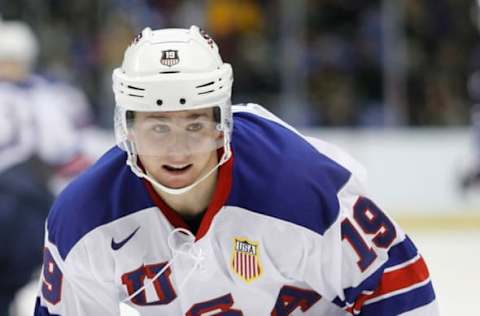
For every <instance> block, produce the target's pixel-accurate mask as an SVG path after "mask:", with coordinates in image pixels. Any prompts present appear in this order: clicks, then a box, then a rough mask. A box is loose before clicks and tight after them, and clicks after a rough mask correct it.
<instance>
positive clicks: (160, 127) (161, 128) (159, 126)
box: [152, 124, 170, 134]
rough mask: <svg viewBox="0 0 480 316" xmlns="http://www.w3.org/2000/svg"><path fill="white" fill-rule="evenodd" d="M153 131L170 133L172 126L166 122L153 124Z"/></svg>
mask: <svg viewBox="0 0 480 316" xmlns="http://www.w3.org/2000/svg"><path fill="white" fill-rule="evenodd" d="M152 131H154V132H155V133H161V134H163V133H168V132H169V131H170V127H169V126H168V125H165V124H155V125H153V126H152Z"/></svg>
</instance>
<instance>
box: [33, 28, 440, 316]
mask: <svg viewBox="0 0 480 316" xmlns="http://www.w3.org/2000/svg"><path fill="white" fill-rule="evenodd" d="M232 82H233V77H232V70H231V67H230V65H229V64H226V63H223V62H222V60H221V58H220V56H219V54H218V48H217V46H216V45H215V43H214V42H213V41H212V39H211V38H210V37H209V36H208V35H206V34H205V33H204V32H202V31H200V30H199V29H198V28H197V27H195V26H193V27H191V28H190V29H165V30H157V31H151V30H150V29H148V28H147V29H145V30H144V31H143V32H142V33H141V34H140V35H139V36H137V37H136V38H135V40H134V41H133V43H132V44H131V45H130V46H129V48H128V49H127V51H126V53H125V57H124V61H123V64H122V66H121V68H118V69H116V70H115V71H114V73H113V90H114V93H115V99H116V104H117V107H116V110H117V111H116V125H115V129H116V138H117V141H118V147H115V148H112V149H111V150H110V151H109V152H107V153H106V154H105V155H104V156H103V157H102V158H101V159H100V160H99V161H98V162H97V163H96V164H95V165H94V166H93V167H92V168H91V169H89V170H88V171H87V172H86V173H84V174H83V175H81V176H80V177H79V178H77V179H76V180H75V181H74V182H73V183H72V184H71V185H70V186H69V187H68V188H67V189H66V190H65V191H64V192H63V193H62V194H61V195H60V197H59V198H58V200H57V201H56V203H55V204H54V206H53V208H52V210H51V212H50V215H49V217H48V220H47V224H46V228H47V233H46V239H45V254H44V268H43V273H42V276H41V280H40V289H39V294H38V298H37V303H36V309H35V315H36V316H40V315H42V316H45V315H66V316H75V315H92V316H93V315H95V316H96V315H98V316H100V315H102V316H109V315H112V316H113V315H119V307H118V306H119V303H120V302H126V303H128V304H129V305H131V306H132V307H133V308H135V309H136V310H137V311H138V312H139V314H141V315H152V316H153V315H348V314H356V315H357V314H360V315H399V314H405V315H437V308H436V301H435V294H434V291H433V288H432V284H431V282H430V278H429V273H428V270H427V267H426V265H425V262H424V260H423V258H422V257H421V256H420V255H419V253H418V252H417V250H416V248H415V246H414V245H413V243H412V241H411V240H410V239H409V238H408V237H407V236H406V235H405V234H404V232H403V231H402V230H401V229H400V228H399V227H398V226H397V225H396V224H395V223H394V222H392V220H391V219H390V218H389V217H388V216H386V215H385V214H384V213H383V212H382V210H381V209H380V208H379V207H378V206H377V205H376V204H375V203H374V202H373V201H372V200H370V199H369V198H368V196H366V191H365V189H364V186H363V183H364V177H365V175H364V172H363V170H362V168H361V167H359V166H358V165H357V163H355V162H354V161H353V160H352V159H350V158H349V157H348V156H346V155H345V154H344V153H343V152H342V151H340V150H338V149H336V148H334V147H332V146H331V145H329V144H327V143H325V142H323V141H320V140H318V139H311V138H308V137H305V136H302V135H300V134H299V133H298V132H297V131H296V130H294V129H293V128H292V127H290V126H289V125H287V124H286V123H285V122H283V121H281V120H279V119H278V118H276V117H275V116H274V115H272V114H270V113H269V112H267V111H266V110H265V109H263V108H262V107H260V106H258V105H254V104H248V105H240V106H233V107H231V106H230V94H231V87H232ZM232 113H233V114H232ZM125 162H126V163H125Z"/></svg>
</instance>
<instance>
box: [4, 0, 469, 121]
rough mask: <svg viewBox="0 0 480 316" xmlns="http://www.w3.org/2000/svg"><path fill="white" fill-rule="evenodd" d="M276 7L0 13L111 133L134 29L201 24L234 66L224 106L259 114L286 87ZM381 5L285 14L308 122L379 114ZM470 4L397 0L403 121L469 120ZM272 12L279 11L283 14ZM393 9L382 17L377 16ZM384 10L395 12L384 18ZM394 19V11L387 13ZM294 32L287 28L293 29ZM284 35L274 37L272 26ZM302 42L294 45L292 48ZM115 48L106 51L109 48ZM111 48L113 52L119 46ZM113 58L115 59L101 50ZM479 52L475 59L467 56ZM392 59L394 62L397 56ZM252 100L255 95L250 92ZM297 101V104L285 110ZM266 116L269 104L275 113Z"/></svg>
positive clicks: (151, 4)
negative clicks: (119, 67)
mask: <svg viewBox="0 0 480 316" xmlns="http://www.w3.org/2000/svg"><path fill="white" fill-rule="evenodd" d="M285 3H287V2H286V1H282V0H274V1H264V0H246V1H234V0H208V1H193V0H177V1H171V0H138V1H130V0H119V1H111V0H84V1H81V2H78V1H77V2H65V1H58V0H49V1H40V2H39V1H35V0H21V1H15V2H12V1H7V0H0V12H2V13H3V14H4V16H9V17H13V18H23V19H25V20H26V21H29V22H30V23H32V24H33V25H34V27H35V29H36V30H38V34H39V36H40V40H41V43H42V48H43V49H42V52H43V53H42V54H41V56H40V68H41V70H42V71H43V72H48V73H50V74H54V75H55V76H57V77H60V78H62V79H67V80H69V81H70V80H71V81H73V82H76V83H78V84H79V85H81V86H82V88H83V90H84V91H86V93H87V95H88V98H89V101H90V103H91V104H92V105H93V111H94V113H95V120H96V122H97V123H99V124H101V125H102V126H104V127H111V120H110V119H109V118H110V117H111V112H112V111H113V109H112V107H111V104H112V101H113V100H111V96H110V94H109V93H107V92H108V91H109V89H110V85H111V79H110V76H109V74H110V73H111V70H112V69H111V67H112V66H111V65H114V64H118V63H119V62H120V59H121V56H118V51H123V50H124V48H125V47H126V46H127V45H128V44H129V39H130V38H131V37H132V34H133V33H137V32H139V31H140V30H141V29H142V28H143V27H144V26H146V25H150V26H152V27H153V28H160V27H185V26H187V25H189V24H191V23H194V24H198V25H201V26H203V27H204V28H205V29H206V30H207V31H208V32H209V33H211V34H212V36H215V38H218V39H219V40H218V43H219V46H220V48H221V50H222V51H223V52H224V54H225V60H226V61H228V62H230V63H232V64H233V65H234V66H236V67H235V69H237V72H236V74H235V78H236V83H235V90H234V93H233V101H234V102H242V101H244V100H246V99H251V98H254V99H256V100H259V102H261V103H263V104H264V105H265V106H266V107H268V108H271V109H273V108H275V107H277V106H279V104H281V103H282V100H279V98H281V97H282V91H281V89H282V87H284V86H285V84H288V83H285V82H283V83H282V82H281V81H282V80H285V79H284V78H285V76H282V71H283V69H284V68H285V67H284V66H285V65H284V63H285V62H286V61H285V60H284V57H283V58H282V56H284V54H282V50H284V49H285V47H282V40H281V39H282V37H285V34H282V28H281V27H280V25H281V21H282V20H284V19H283V18H284V17H283V16H282V15H285V10H286V9H285V8H284V6H285ZM385 3H386V0H374V1H349V0H342V1H336V0H320V1H318V0H303V1H302V4H300V3H299V4H298V5H304V6H305V9H304V10H299V12H300V11H301V12H305V16H299V17H297V18H298V19H296V20H297V21H298V22H297V23H300V24H302V27H301V28H300V29H303V30H305V32H304V33H305V34H298V37H301V43H302V44H304V45H303V47H304V48H302V47H300V48H299V50H301V51H298V54H295V55H292V56H291V58H294V59H300V60H301V62H300V63H298V64H299V65H301V67H300V69H297V71H299V72H305V73H306V76H305V77H302V78H305V79H306V82H304V83H303V84H302V85H299V86H302V87H305V89H306V91H302V93H303V94H304V95H306V96H307V100H306V101H308V106H306V107H305V106H299V104H300V103H302V104H303V103H304V101H305V100H295V99H294V100H292V101H291V102H292V103H293V104H291V107H292V108H295V107H297V109H298V110H299V111H304V112H305V113H304V116H308V117H309V121H311V122H312V123H314V124H322V125H324V126H379V125H383V124H384V123H385V122H384V118H383V116H384V114H385V106H386V104H385V103H386V101H385V97H386V96H385V95H384V94H385V93H384V87H390V86H386V85H385V84H384V81H385V72H384V68H385V66H386V65H385V64H384V63H385V59H386V58H385V54H386V52H385V49H384V46H383V45H384V44H385V42H386V41H385V36H387V33H386V32H385V29H386V28H387V27H388V26H387V25H385V21H391V20H392V19H393V17H390V16H384V15H385V10H383V8H384V4H385ZM472 3H473V1H457V0H426V1H416V0H406V1H401V2H399V4H398V6H399V7H401V10H399V11H402V12H403V13H401V17H400V16H397V17H396V18H399V17H400V19H399V23H400V24H399V28H400V29H401V35H402V36H404V38H402V43H405V45H404V47H403V49H404V50H405V52H406V64H405V65H403V62H402V65H400V66H399V67H402V69H404V73H405V74H404V75H403V74H402V76H404V77H405V78H401V80H399V82H400V84H402V85H405V87H398V88H399V90H402V91H403V90H404V91H405V97H404V98H403V99H402V100H401V102H403V103H404V104H403V103H402V104H399V105H397V106H399V107H401V108H402V110H403V109H404V112H405V124H406V125H413V126H451V125H465V124H467V123H468V115H469V114H468V113H469V104H470V102H469V98H468V95H467V92H466V89H465V87H466V82H467V76H466V74H468V73H471V72H472V69H470V68H469V67H470V65H469V60H470V59H471V58H473V57H472V56H473V54H476V53H475V51H476V50H477V49H476V48H478V45H476V43H477V41H478V35H477V34H476V31H475V29H474V27H473V25H472V23H470V21H469V19H468V17H469V16H470V8H471V4H472ZM282 8H283V9H282ZM388 14H392V12H390V13H388ZM393 14H395V12H394V13H393ZM398 14H400V13H398ZM292 28H293V26H292ZM283 32H284V30H283ZM303 41H305V42H303ZM115 47H117V49H115ZM118 47H123V48H122V49H118ZM112 52H115V53H112ZM477 55H478V54H477ZM399 62H400V61H399ZM252 94H254V95H252ZM295 103H298V104H295ZM274 110H275V109H274Z"/></svg>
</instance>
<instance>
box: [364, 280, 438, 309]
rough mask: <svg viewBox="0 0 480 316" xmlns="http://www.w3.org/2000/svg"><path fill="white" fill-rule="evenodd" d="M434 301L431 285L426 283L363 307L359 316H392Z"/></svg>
mask: <svg viewBox="0 0 480 316" xmlns="http://www.w3.org/2000/svg"><path fill="white" fill-rule="evenodd" d="M434 300H435V293H434V291H433V287H432V283H431V282H428V283H427V284H425V285H424V286H422V287H419V288H416V289H414V290H411V291H408V292H406V293H403V294H398V295H395V296H392V297H390V298H388V299H384V300H381V301H378V302H375V303H372V304H368V305H364V306H363V308H362V312H361V313H360V316H362V315H363V316H366V315H368V316H377V315H378V316H390V315H391V316H394V315H399V314H402V313H405V312H408V311H411V310H414V309H416V308H419V307H421V306H425V305H428V304H430V303H431V302H433V301H434Z"/></svg>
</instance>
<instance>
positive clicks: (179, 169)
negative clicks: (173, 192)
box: [162, 164, 193, 174]
mask: <svg viewBox="0 0 480 316" xmlns="http://www.w3.org/2000/svg"><path fill="white" fill-rule="evenodd" d="M192 166H193V164H188V165H181V166H176V165H163V166H162V168H163V169H164V170H166V171H168V172H169V173H171V174H182V173H184V172H186V171H188V170H190V168H192Z"/></svg>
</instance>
